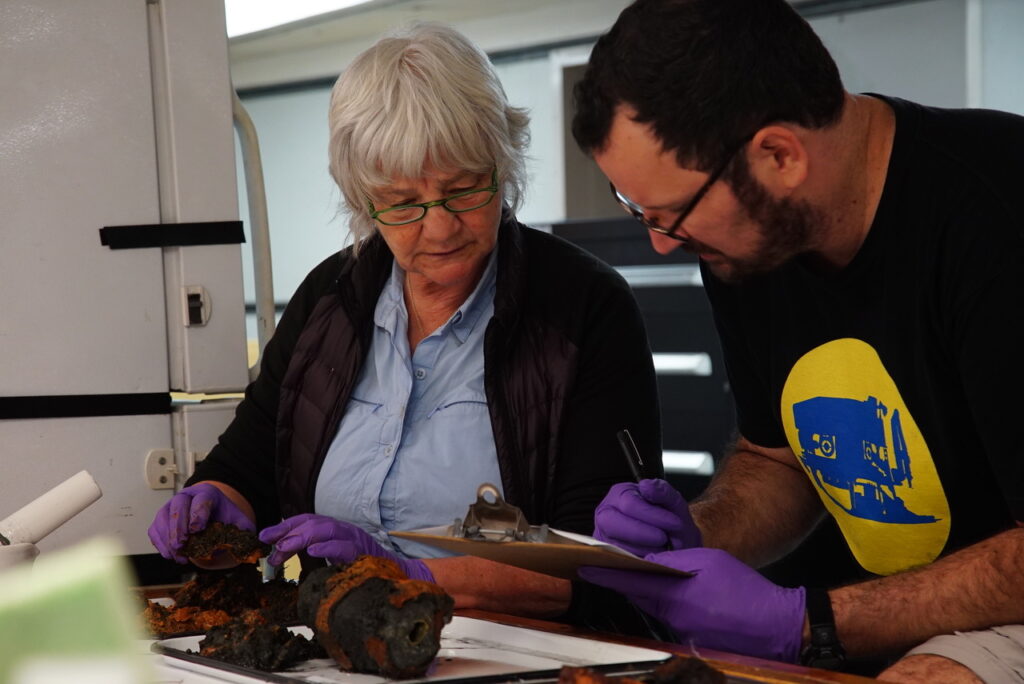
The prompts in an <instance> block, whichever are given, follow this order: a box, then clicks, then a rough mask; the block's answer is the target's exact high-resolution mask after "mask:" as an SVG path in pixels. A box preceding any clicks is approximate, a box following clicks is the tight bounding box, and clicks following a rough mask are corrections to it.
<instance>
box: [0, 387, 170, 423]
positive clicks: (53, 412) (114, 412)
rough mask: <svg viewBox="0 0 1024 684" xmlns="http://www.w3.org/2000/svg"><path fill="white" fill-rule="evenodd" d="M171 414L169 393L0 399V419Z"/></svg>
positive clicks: (65, 395) (66, 395) (68, 395)
mask: <svg viewBox="0 0 1024 684" xmlns="http://www.w3.org/2000/svg"><path fill="white" fill-rule="evenodd" d="M170 412H171V395H170V393H169V392H156V393H152V394H64V395H54V396H38V397H0V420H3V419H7V420H11V419H16V418H17V419H22V418H86V417H94V416H145V415H153V414H158V413H170Z"/></svg>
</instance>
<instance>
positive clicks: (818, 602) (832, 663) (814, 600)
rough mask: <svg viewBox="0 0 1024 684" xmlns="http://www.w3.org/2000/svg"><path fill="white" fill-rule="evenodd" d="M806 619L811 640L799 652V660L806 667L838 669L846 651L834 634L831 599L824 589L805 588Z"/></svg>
mask: <svg viewBox="0 0 1024 684" xmlns="http://www.w3.org/2000/svg"><path fill="white" fill-rule="evenodd" d="M805 591H806V597H807V598H806V600H807V620H808V622H810V625H811V642H810V643H809V644H807V646H806V647H805V648H804V650H803V652H802V653H801V654H800V662H801V663H802V664H803V665H807V666H808V667H820V668H824V669H826V670H838V669H840V668H841V667H842V666H843V663H844V662H845V661H846V651H845V650H844V649H843V644H842V643H841V642H840V641H839V636H838V635H837V634H836V620H835V616H834V615H833V614H832V600H831V599H830V598H829V596H828V592H827V591H825V590H824V589H814V588H811V587H808V588H807V589H806V590H805Z"/></svg>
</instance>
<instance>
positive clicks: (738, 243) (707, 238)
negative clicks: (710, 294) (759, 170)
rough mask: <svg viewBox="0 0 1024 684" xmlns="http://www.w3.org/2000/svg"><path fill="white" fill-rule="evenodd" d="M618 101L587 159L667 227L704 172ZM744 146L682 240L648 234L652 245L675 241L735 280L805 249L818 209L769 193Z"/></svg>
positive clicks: (672, 245)
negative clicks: (600, 145)
mask: <svg viewBox="0 0 1024 684" xmlns="http://www.w3.org/2000/svg"><path fill="white" fill-rule="evenodd" d="M632 113H633V112H632V110H630V109H629V108H628V107H620V108H619V111H618V113H617V114H616V117H615V119H614V121H613V123H612V128H611V131H610V133H609V135H608V140H607V143H606V145H605V147H604V149H602V150H600V151H597V152H595V153H594V160H595V161H596V162H597V165H598V166H599V167H600V168H601V170H602V171H603V172H604V174H605V175H606V176H607V177H608V179H609V180H610V181H611V182H612V184H613V185H614V186H615V188H616V189H617V190H618V191H619V192H620V193H621V194H623V195H625V196H626V197H628V198H629V199H630V200H632V201H633V202H634V203H635V204H638V205H640V206H641V207H642V208H643V211H644V215H645V216H646V217H647V218H648V219H649V220H653V221H654V222H656V223H657V224H658V225H660V226H665V227H668V226H671V225H672V224H673V222H674V219H675V218H677V217H678V216H679V213H680V212H681V211H682V210H683V209H684V208H685V207H686V206H687V205H688V204H689V203H690V201H691V199H692V198H693V197H694V195H695V194H696V193H697V192H698V191H699V189H700V187H701V186H702V185H703V184H704V183H705V182H706V181H707V180H708V176H709V174H707V173H705V172H702V171H693V170H690V169H684V168H682V167H680V166H679V165H678V163H677V161H676V157H675V153H674V152H666V151H665V150H664V149H663V148H662V145H661V142H660V141H659V140H658V139H657V137H656V136H655V135H654V133H653V131H652V130H651V128H650V126H648V125H647V124H641V123H637V122H636V121H634V120H633V119H632V118H631V115H632ZM746 153H747V147H746V146H745V147H744V148H743V149H741V150H740V151H739V152H738V153H737V154H736V157H735V158H734V160H733V162H732V164H731V165H730V167H729V170H728V171H727V172H726V174H725V175H724V176H723V178H722V179H721V180H719V181H717V182H715V183H714V184H712V185H711V186H710V187H709V189H708V191H707V193H706V194H705V195H704V197H703V198H701V199H700V201H699V202H698V203H697V204H696V205H695V206H694V207H693V210H692V212H691V213H690V214H689V216H687V217H686V218H685V219H684V220H683V222H682V225H680V226H679V229H678V230H677V231H676V233H677V234H678V235H679V236H680V237H682V238H684V241H679V240H676V239H673V238H672V237H670V236H667V235H661V234H659V233H656V232H654V231H651V232H650V233H649V235H650V238H651V244H652V245H653V247H654V249H655V251H657V252H659V253H661V254H667V253H669V252H671V251H672V250H674V249H676V248H679V247H682V248H683V249H686V250H687V251H690V252H693V253H695V254H697V255H698V256H699V257H700V259H701V260H703V261H704V262H705V263H706V264H707V266H708V267H709V268H710V269H711V271H712V272H713V273H714V274H715V275H716V276H718V277H719V278H721V279H723V280H725V281H728V282H736V281H739V280H742V279H744V278H746V277H748V276H751V275H755V274H758V273H764V272H766V271H770V270H772V269H775V268H777V267H779V266H781V265H782V264H783V263H785V262H786V261H788V260H789V259H791V258H792V257H794V256H796V255H797V254H800V253H802V252H804V251H807V249H808V245H809V241H810V239H811V237H812V236H813V235H814V233H815V231H816V227H817V226H818V225H819V224H820V221H821V217H820V213H819V212H818V211H816V210H815V209H814V208H813V207H811V206H810V205H809V204H807V203H806V202H804V201H800V200H794V199H790V198H775V197H773V196H772V195H771V194H770V193H769V191H768V190H767V189H766V188H765V187H764V186H763V185H762V184H761V183H760V182H758V180H757V179H756V178H755V177H754V176H753V175H752V173H751V171H750V168H749V165H748V164H747V159H746Z"/></svg>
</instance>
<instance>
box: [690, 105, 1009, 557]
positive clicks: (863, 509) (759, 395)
mask: <svg viewBox="0 0 1024 684" xmlns="http://www.w3.org/2000/svg"><path fill="white" fill-rule="evenodd" d="M884 99H885V100H886V102H888V103H889V104H890V106H892V107H893V109H894V110H895V113H896V132H895V140H894V144H893V150H892V155H891V159H890V163H889V168H888V174H887V176H886V181H885V187H884V190H883V193H882V197H881V201H880V204H879V207H878V211H877V214H876V217H875V220H874V223H873V224H872V226H871V230H870V232H869V234H868V236H867V238H866V240H865V242H864V244H863V245H862V247H861V249H860V251H859V252H858V254H857V255H856V256H855V258H854V259H853V261H852V262H851V263H850V264H849V265H848V266H847V267H846V268H845V269H843V270H842V271H841V272H839V273H837V274H831V275H822V274H820V273H818V272H815V271H812V270H811V269H809V268H807V267H806V265H805V264H804V263H802V262H801V261H800V260H799V259H798V260H796V261H794V262H792V263H790V264H788V265H787V266H785V267H783V268H782V269H779V270H778V271H776V272H774V273H771V274H768V275H765V276H760V277H756V278H752V279H750V280H748V281H745V282H744V283H742V284H739V285H734V286H731V285H726V284H723V283H722V282H721V281H719V280H718V279H716V278H715V277H714V275H713V274H712V273H710V271H708V270H707V269H703V275H704V282H705V284H706V287H707V292H708V296H709V298H710V300H711V304H712V307H713V310H714V313H715V320H716V324H717V326H718V329H719V334H720V336H721V339H722V346H723V349H724V351H725V356H726V364H727V367H728V371H729V378H730V381H731V383H732V387H733V391H734V393H735V396H736V403H737V414H738V420H739V428H740V432H741V434H743V436H744V437H746V438H747V439H749V440H750V441H752V442H753V443H755V444H758V445H761V446H764V447H780V446H789V447H790V448H792V449H793V452H794V453H795V454H796V456H797V459H798V460H799V461H800V462H801V464H802V465H803V467H804V470H805V472H806V473H807V475H808V477H809V478H810V479H811V481H812V483H813V484H814V486H815V488H816V490H817V492H818V494H819V495H820V496H821V498H822V502H823V503H824V505H825V507H826V509H828V511H829V513H831V514H832V515H833V516H834V517H835V518H836V520H837V522H838V523H839V526H840V528H841V529H842V530H843V534H844V535H845V537H846V539H847V542H848V544H849V545H850V549H851V551H852V552H853V554H854V556H855V557H856V558H857V560H858V562H860V564H861V565H862V566H863V567H864V568H865V569H867V570H869V571H870V572H873V573H877V574H890V573H893V572H899V571H902V570H905V569H908V568H910V567H914V566H917V565H921V564H924V563H929V562H931V561H933V560H934V559H935V558H937V557H938V556H939V555H941V554H942V553H944V552H946V551H949V550H952V549H955V548H958V547H961V546H964V545H966V544H970V543H973V542H975V541H978V540H980V539H982V538H985V537H987V536H990V535H992V534H993V533H995V532H997V531H1000V530H1003V529H1006V528H1008V527H1010V526H1012V525H1013V522H1014V520H1024V445H1022V444H1024V442H1022V440H1021V438H1020V437H1018V435H1017V434H1016V428H1017V426H1018V425H1021V424H1024V362H1022V354H1024V324H1022V322H1024V320H1022V319H1024V268H1022V263H1024V199H1022V198H1024V118H1022V117H1018V116H1014V115H1010V114H1005V113H1001V112H992V111H982V110H943V109H934V108H928V107H923V106H920V105H916V104H913V103H910V102H906V101H903V100H897V99H889V98H884ZM771 495H772V493H771V492H765V496H771Z"/></svg>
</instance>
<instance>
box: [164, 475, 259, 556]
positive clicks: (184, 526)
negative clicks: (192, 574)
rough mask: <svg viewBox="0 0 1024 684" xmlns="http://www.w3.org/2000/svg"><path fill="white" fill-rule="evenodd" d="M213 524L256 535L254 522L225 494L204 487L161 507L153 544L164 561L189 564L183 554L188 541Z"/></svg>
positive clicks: (187, 491) (182, 493)
mask: <svg viewBox="0 0 1024 684" xmlns="http://www.w3.org/2000/svg"><path fill="white" fill-rule="evenodd" d="M211 522H222V523H226V524H229V525H234V526H235V527H238V528H240V529H243V530H248V531H250V532H255V531H256V525H255V524H254V523H253V521H252V520H250V519H249V517H248V516H247V515H246V514H245V513H243V512H242V511H241V510H239V508H238V506H236V505H235V504H234V503H232V501H231V499H229V498H228V497H227V495H226V494H224V492H222V491H221V490H219V489H218V488H217V487H215V486H213V485H212V484H208V483H200V484H196V485H192V486H191V487H185V488H184V489H182V490H181V491H180V492H178V493H177V494H175V495H174V496H172V497H171V500H170V501H168V502H167V503H165V504H164V505H163V506H161V507H160V510H159V511H157V512H156V517H155V518H153V524H151V525H150V526H149V532H148V534H149V540H150V541H151V542H153V546H154V547H156V550H157V551H159V552H160V555H161V556H163V557H164V558H167V559H168V560H173V561H175V562H177V563H187V562H188V558H186V557H185V556H184V554H182V552H181V549H182V547H183V546H184V545H185V541H186V540H187V539H188V537H189V535H192V534H195V533H196V532H200V531H202V530H205V529H206V526H207V525H208V524H210V523H211Z"/></svg>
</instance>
